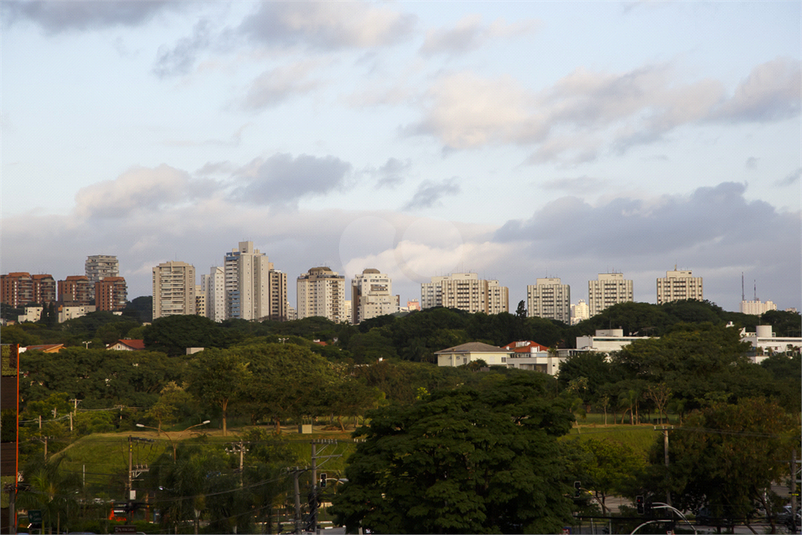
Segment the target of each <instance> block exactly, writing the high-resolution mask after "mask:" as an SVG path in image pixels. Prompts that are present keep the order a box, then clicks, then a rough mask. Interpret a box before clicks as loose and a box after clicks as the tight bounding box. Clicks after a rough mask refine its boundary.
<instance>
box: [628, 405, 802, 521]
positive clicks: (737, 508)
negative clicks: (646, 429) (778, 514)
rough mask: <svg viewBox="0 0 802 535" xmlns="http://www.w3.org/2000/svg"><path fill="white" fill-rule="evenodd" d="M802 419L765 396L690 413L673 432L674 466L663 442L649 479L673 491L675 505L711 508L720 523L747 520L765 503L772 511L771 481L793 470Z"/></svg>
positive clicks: (659, 490) (658, 488) (654, 486)
mask: <svg viewBox="0 0 802 535" xmlns="http://www.w3.org/2000/svg"><path fill="white" fill-rule="evenodd" d="M799 440H800V435H799V421H798V419H797V418H795V417H792V416H791V415H789V414H787V413H786V412H785V411H784V410H783V409H782V407H780V405H779V404H777V403H776V402H774V401H766V400H765V399H762V398H752V399H743V400H741V401H739V402H738V403H737V404H716V405H713V406H710V407H706V408H703V409H701V410H698V411H695V412H694V413H692V414H690V415H689V416H688V417H687V418H686V420H685V425H683V426H682V427H679V428H675V431H673V432H672V434H671V445H670V448H669V466H668V468H666V467H665V466H664V463H663V441H662V440H658V441H657V442H656V443H655V445H654V446H653V448H652V450H651V453H650V461H651V467H650V470H649V475H648V478H647V480H646V481H645V483H644V486H646V488H649V489H651V490H652V491H653V492H654V493H655V494H657V495H658V496H663V495H665V492H666V491H670V492H671V497H672V502H673V504H674V506H675V507H677V508H679V509H681V510H684V511H694V512H698V511H699V509H701V508H703V507H706V508H708V509H709V510H710V512H711V516H712V517H713V518H715V519H719V522H724V523H726V524H731V523H733V522H735V521H742V520H744V519H747V518H748V517H749V516H750V515H751V514H752V512H753V511H754V509H755V508H756V507H757V506H758V505H759V506H761V507H763V508H764V509H765V510H766V511H770V510H771V504H770V503H769V501H768V499H767V498H768V497H769V496H770V495H771V485H772V482H774V481H781V480H782V479H783V478H784V477H786V476H787V475H788V462H787V460H788V458H789V457H790V451H791V448H792V447H793V444H799Z"/></svg>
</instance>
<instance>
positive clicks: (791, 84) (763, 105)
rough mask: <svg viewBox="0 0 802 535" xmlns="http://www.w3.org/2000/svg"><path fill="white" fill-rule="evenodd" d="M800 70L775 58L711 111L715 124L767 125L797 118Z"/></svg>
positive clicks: (801, 86)
mask: <svg viewBox="0 0 802 535" xmlns="http://www.w3.org/2000/svg"><path fill="white" fill-rule="evenodd" d="M801 80H802V68H801V67H800V62H799V61H798V60H790V59H785V58H778V59H775V60H772V61H769V62H767V63H763V64H761V65H758V66H757V67H755V68H754V69H752V72H750V73H749V76H747V77H746V78H745V79H744V80H743V81H742V82H741V83H740V84H739V85H738V87H737V88H736V89H735V93H734V94H733V96H732V97H731V98H729V99H728V100H726V101H724V102H723V103H722V104H721V105H720V106H718V107H717V108H716V109H714V110H713V111H712V113H711V115H710V118H711V119H714V120H725V121H754V122H769V121H776V120H782V119H788V118H791V117H796V116H797V115H799V112H800V98H799V95H800V92H802V81H801Z"/></svg>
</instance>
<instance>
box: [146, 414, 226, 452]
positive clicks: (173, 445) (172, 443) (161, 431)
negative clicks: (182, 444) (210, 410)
mask: <svg viewBox="0 0 802 535" xmlns="http://www.w3.org/2000/svg"><path fill="white" fill-rule="evenodd" d="M211 422H212V421H211V420H206V421H204V422H201V423H199V424H195V425H190V426H189V427H187V428H186V429H184V431H189V430H190V429H192V428H194V427H200V426H202V425H206V424H208V423H211ZM136 426H137V427H143V428H145V429H153V430H154V431H156V433H157V434H160V433H164V435H165V436H166V437H167V440H169V441H170V445H171V446H172V447H173V462H175V461H176V457H177V453H176V450H177V446H176V444H175V441H173V437H171V436H170V433H168V432H167V431H163V430H161V429H159V428H158V427H151V426H149V425H144V424H136Z"/></svg>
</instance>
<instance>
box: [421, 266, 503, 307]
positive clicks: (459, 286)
mask: <svg viewBox="0 0 802 535" xmlns="http://www.w3.org/2000/svg"><path fill="white" fill-rule="evenodd" d="M420 296H421V301H420V305H421V308H424V309H425V308H433V307H447V308H455V309H457V310H464V311H465V312H470V313H472V314H473V313H476V312H484V313H485V314H500V313H502V312H508V311H509V308H510V306H509V305H510V299H509V289H508V288H507V287H506V286H501V285H500V284H499V282H498V281H497V280H484V279H480V278H479V275H478V274H476V273H452V274H451V275H445V276H442V277H432V282H424V283H423V284H421V289H420Z"/></svg>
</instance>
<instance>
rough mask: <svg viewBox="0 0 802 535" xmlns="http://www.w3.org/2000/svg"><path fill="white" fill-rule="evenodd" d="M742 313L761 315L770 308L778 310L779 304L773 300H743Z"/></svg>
mask: <svg viewBox="0 0 802 535" xmlns="http://www.w3.org/2000/svg"><path fill="white" fill-rule="evenodd" d="M740 310H741V314H751V315H753V316H760V315H761V314H765V313H766V312H768V311H769V310H777V305H775V304H774V303H772V302H771V301H761V300H760V299H755V300H754V301H741V307H740Z"/></svg>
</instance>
